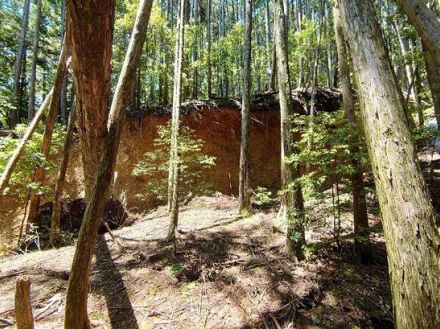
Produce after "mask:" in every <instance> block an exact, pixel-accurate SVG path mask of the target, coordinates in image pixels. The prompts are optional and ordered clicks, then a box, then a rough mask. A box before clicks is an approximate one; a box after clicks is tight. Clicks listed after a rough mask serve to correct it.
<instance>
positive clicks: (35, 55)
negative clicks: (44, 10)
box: [28, 0, 42, 122]
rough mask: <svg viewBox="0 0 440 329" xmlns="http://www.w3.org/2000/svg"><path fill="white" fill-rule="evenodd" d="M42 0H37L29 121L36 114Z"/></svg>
mask: <svg viewBox="0 0 440 329" xmlns="http://www.w3.org/2000/svg"><path fill="white" fill-rule="evenodd" d="M41 4H42V0H37V17H36V19H35V31H34V44H33V47H32V49H33V50H32V68H31V85H30V88H29V104H28V121H29V122H31V121H32V118H33V117H34V115H35V89H36V82H37V59H38V43H39V41H40V20H41Z"/></svg>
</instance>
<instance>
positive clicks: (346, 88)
mask: <svg viewBox="0 0 440 329" xmlns="http://www.w3.org/2000/svg"><path fill="white" fill-rule="evenodd" d="M333 17H334V25H335V37H336V46H337V48H338V66H339V76H340V81H341V89H342V97H343V103H344V108H345V115H346V118H347V122H348V124H349V126H350V131H349V134H350V136H349V140H348V143H349V148H350V155H351V159H352V160H351V164H352V166H353V170H354V171H353V173H352V175H351V177H350V180H351V189H352V194H353V224H354V225H353V226H354V235H355V240H354V250H355V253H356V254H357V255H358V257H359V259H360V260H361V262H367V261H368V260H369V259H368V258H369V257H370V255H371V252H370V245H369V235H370V234H369V227H368V212H367V202H366V200H365V190H364V179H363V172H362V168H361V164H360V163H359V161H358V156H359V142H360V141H359V138H358V136H357V135H356V132H357V131H359V125H358V122H357V119H356V114H355V108H354V99H353V94H352V91H351V83H350V72H349V69H348V61H347V53H346V42H345V35H344V30H343V28H342V25H341V20H340V15H339V10H338V8H335V10H334V11H333Z"/></svg>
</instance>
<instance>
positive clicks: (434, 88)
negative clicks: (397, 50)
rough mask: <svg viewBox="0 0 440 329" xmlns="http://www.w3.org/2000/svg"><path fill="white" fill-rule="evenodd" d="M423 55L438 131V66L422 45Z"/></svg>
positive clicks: (439, 118) (439, 78)
mask: <svg viewBox="0 0 440 329" xmlns="http://www.w3.org/2000/svg"><path fill="white" fill-rule="evenodd" d="M423 55H424V57H425V66H426V75H427V77H428V84H429V88H430V89H431V95H432V100H433V105H434V114H435V118H436V121H437V127H439V129H440V66H439V65H438V64H437V62H436V61H435V60H434V58H433V57H432V56H431V54H430V53H429V52H428V51H427V50H426V46H425V45H424V44H423Z"/></svg>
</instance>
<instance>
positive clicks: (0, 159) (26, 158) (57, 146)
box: [0, 124, 65, 198]
mask: <svg viewBox="0 0 440 329" xmlns="http://www.w3.org/2000/svg"><path fill="white" fill-rule="evenodd" d="M26 128H27V126H26V125H23V124H21V125H18V126H17V127H16V129H15V132H16V134H17V135H19V136H20V137H21V136H22V135H23V134H24V132H25V130H26ZM43 131H44V129H43V125H41V126H40V127H39V128H38V129H37V131H36V132H35V133H34V135H33V137H32V139H31V140H29V141H28V142H27V144H26V146H25V151H24V154H23V156H22V158H21V159H20V161H19V162H18V164H17V167H16V168H15V170H14V172H13V174H12V177H11V180H10V184H9V189H10V190H11V191H12V192H14V193H16V194H17V195H18V196H19V197H21V198H23V197H24V196H25V195H26V194H27V191H28V189H31V190H34V191H35V192H36V193H39V194H46V195H47V196H48V197H51V189H49V186H48V183H47V182H45V183H44V184H43V185H40V184H36V183H33V182H32V177H33V174H34V170H35V168H37V167H43V168H44V169H45V170H46V172H47V174H46V176H47V177H49V176H51V175H55V174H56V162H55V161H53V160H49V159H46V158H45V157H44V156H43V154H42V153H41V146H42V142H43ZM64 138H65V132H64V130H63V129H62V126H61V125H56V126H55V129H54V131H53V137H52V146H51V154H52V155H54V154H56V153H58V152H59V151H60V150H61V149H62V145H63V141H64ZM19 141H20V139H16V138H13V137H3V138H0V174H1V173H2V172H3V170H4V168H5V166H6V164H7V162H8V160H9V158H10V157H11V155H12V153H13V152H14V150H15V148H16V146H17V144H18V142H19Z"/></svg>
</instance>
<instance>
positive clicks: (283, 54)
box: [274, 0, 305, 260]
mask: <svg viewBox="0 0 440 329" xmlns="http://www.w3.org/2000/svg"><path fill="white" fill-rule="evenodd" d="M284 23H285V16H284V5H283V0H274V26H275V28H274V30H275V49H276V55H277V67H278V70H277V71H278V90H279V97H280V121H281V185H282V186H281V188H282V190H283V195H282V198H281V202H282V204H281V207H282V211H283V216H284V217H285V218H284V219H285V221H286V223H287V237H286V249H287V253H288V255H289V256H290V257H292V258H294V259H297V260H301V259H303V258H304V250H303V248H304V245H305V233H304V201H303V198H302V191H301V185H300V184H299V183H298V182H295V180H296V179H297V178H299V170H298V167H297V166H290V165H288V164H287V163H286V161H285V157H286V156H289V155H291V154H292V153H293V151H294V150H293V147H292V144H293V139H292V125H291V122H290V117H289V116H290V115H292V114H293V108H292V94H291V89H290V76H289V66H288V63H289V62H288V57H287V44H286V35H287V31H286V25H287V24H284ZM292 184H293V185H294V187H293V188H292V186H291V185H292Z"/></svg>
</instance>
